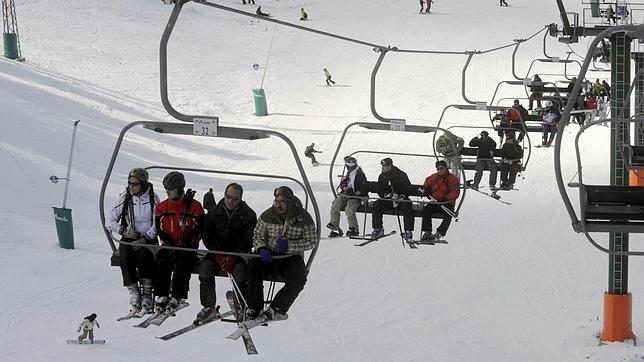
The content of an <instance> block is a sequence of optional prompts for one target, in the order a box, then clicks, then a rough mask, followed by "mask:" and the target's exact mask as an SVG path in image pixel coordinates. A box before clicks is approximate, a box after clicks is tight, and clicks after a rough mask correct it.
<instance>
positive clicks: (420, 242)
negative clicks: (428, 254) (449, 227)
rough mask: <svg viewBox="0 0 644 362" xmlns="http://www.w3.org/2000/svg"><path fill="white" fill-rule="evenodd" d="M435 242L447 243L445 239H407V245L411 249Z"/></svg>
mask: <svg viewBox="0 0 644 362" xmlns="http://www.w3.org/2000/svg"><path fill="white" fill-rule="evenodd" d="M436 244H447V240H443V239H441V240H411V241H407V245H409V247H410V248H412V249H418V245H436Z"/></svg>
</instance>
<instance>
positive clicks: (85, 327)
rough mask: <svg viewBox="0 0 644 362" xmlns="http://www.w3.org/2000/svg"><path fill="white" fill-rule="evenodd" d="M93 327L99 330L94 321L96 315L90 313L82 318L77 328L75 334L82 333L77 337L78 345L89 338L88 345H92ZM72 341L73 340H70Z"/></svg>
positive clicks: (96, 322)
mask: <svg viewBox="0 0 644 362" xmlns="http://www.w3.org/2000/svg"><path fill="white" fill-rule="evenodd" d="M94 326H96V327H98V328H101V326H100V325H99V324H98V320H96V313H92V314H90V315H88V316H87V317H85V318H83V321H82V322H81V323H80V325H79V326H78V330H77V332H80V331H81V330H82V331H83V334H81V335H80V336H78V343H79V344H82V343H83V340H84V339H85V338H87V337H88V336H89V343H94ZM72 341H73V340H72Z"/></svg>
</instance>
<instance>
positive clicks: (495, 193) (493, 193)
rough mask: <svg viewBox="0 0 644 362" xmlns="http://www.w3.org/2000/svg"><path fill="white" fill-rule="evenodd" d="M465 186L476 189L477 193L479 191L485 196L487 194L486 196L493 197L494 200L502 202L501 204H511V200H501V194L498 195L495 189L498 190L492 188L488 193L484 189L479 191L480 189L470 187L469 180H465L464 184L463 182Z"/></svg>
mask: <svg viewBox="0 0 644 362" xmlns="http://www.w3.org/2000/svg"><path fill="white" fill-rule="evenodd" d="M465 187H466V188H467V189H469V190H472V191H476V192H478V193H480V194H483V195H485V196H487V197H490V198H492V199H494V200H496V201H498V202H500V203H503V204H506V205H512V203H511V202H507V201H503V200H501V196H499V195H498V194H497V191H498V190H494V191H492V192H490V193H487V192H485V191H481V190H478V189H475V188H474V187H472V186H471V181H467V182H466V184H465Z"/></svg>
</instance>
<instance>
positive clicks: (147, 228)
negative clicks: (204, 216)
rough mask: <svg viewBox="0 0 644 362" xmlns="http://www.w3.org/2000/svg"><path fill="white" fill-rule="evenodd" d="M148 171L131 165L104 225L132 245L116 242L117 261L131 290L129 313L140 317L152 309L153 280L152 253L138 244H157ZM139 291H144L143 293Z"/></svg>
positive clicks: (156, 201) (154, 198)
mask: <svg viewBox="0 0 644 362" xmlns="http://www.w3.org/2000/svg"><path fill="white" fill-rule="evenodd" d="M148 180H149V175H148V171H146V170H145V169H143V168H134V169H132V170H131V171H130V173H129V174H128V182H127V183H128V186H127V188H126V189H125V191H124V192H123V193H121V195H120V196H119V202H118V204H116V206H114V208H112V210H111V211H110V213H109V216H108V219H107V220H106V221H105V227H106V228H107V229H108V230H110V231H111V232H115V233H118V234H119V235H121V240H122V241H127V242H131V243H133V244H134V245H126V244H120V245H119V250H118V251H119V260H120V266H121V274H122V276H123V285H124V286H125V287H127V289H128V290H129V292H130V305H131V309H130V314H129V315H128V316H129V317H128V318H131V317H132V316H133V315H135V314H136V315H138V316H143V315H144V314H145V313H147V312H149V311H151V310H152V306H153V298H152V281H153V280H155V279H156V275H155V274H156V272H155V271H156V265H155V261H154V254H153V252H152V251H151V250H150V249H148V248H146V247H143V246H139V245H140V244H157V243H158V241H157V229H156V227H155V225H154V209H155V207H156V205H158V204H159V196H158V195H157V194H156V193H155V192H154V190H153V187H152V184H151V183H149V182H148ZM141 290H142V291H143V293H142V295H141V294H140V293H141Z"/></svg>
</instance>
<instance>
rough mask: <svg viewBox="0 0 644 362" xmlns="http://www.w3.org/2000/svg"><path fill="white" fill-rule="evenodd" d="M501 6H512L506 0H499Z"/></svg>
mask: <svg viewBox="0 0 644 362" xmlns="http://www.w3.org/2000/svg"><path fill="white" fill-rule="evenodd" d="M499 6H510V5H508V3H507V2H505V0H499Z"/></svg>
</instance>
